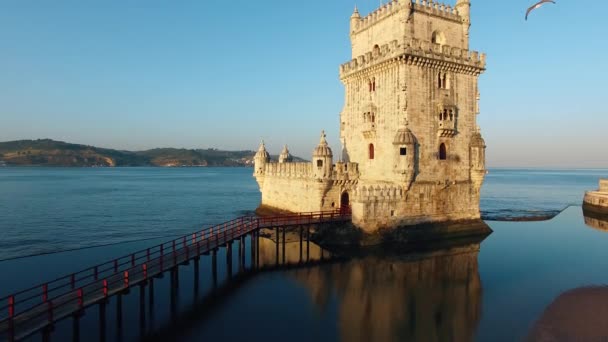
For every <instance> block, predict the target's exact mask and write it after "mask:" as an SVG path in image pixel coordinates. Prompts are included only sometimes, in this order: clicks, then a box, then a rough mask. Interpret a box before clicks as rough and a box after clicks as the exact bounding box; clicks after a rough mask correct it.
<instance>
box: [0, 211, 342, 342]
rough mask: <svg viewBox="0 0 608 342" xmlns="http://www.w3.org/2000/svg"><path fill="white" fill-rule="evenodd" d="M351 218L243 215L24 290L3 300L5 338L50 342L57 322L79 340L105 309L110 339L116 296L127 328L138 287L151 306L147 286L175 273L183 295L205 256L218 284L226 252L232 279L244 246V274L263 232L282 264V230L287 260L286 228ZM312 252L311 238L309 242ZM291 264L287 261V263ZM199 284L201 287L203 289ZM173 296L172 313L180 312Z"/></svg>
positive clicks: (0, 316) (0, 328) (0, 330)
mask: <svg viewBox="0 0 608 342" xmlns="http://www.w3.org/2000/svg"><path fill="white" fill-rule="evenodd" d="M349 220H350V213H349V212H347V211H344V210H337V211H330V212H312V213H300V214H293V215H283V216H274V217H264V218H260V217H253V216H246V217H240V218H237V219H234V220H231V221H228V222H225V223H222V224H218V225H215V226H213V227H209V228H206V229H203V230H201V231H198V232H195V233H192V234H189V235H186V236H183V237H181V238H178V239H175V240H172V241H168V242H165V243H163V244H160V245H157V246H154V247H150V248H147V249H144V250H140V251H138V252H135V253H132V254H129V255H126V256H123V257H120V258H117V259H113V260H111V261H109V262H105V263H103V264H99V265H96V266H93V267H90V268H87V269H85V270H82V271H79V272H75V273H73V274H69V275H67V276H64V277H61V278H58V279H55V280H53V281H49V282H45V283H42V284H39V285H38V286H34V287H31V288H29V289H25V290H23V291H19V292H17V293H14V294H11V295H9V296H7V297H4V298H0V303H3V304H2V306H1V307H0V340H8V341H11V342H12V341H17V340H21V339H24V338H27V337H28V336H31V335H32V334H35V333H37V332H42V337H43V340H49V335H50V333H51V332H52V330H53V328H54V326H55V324H56V323H57V322H59V321H61V320H64V319H67V318H70V317H71V318H72V319H73V335H74V336H75V338H74V340H78V338H77V337H78V336H79V330H80V326H79V320H80V317H81V316H82V315H83V314H84V312H85V310H86V309H87V308H89V307H91V306H93V305H98V306H99V327H100V336H99V337H100V341H105V340H106V336H105V335H106V334H105V326H106V305H107V303H108V302H109V298H111V297H116V305H117V310H116V315H117V317H116V322H117V325H118V327H120V325H121V324H122V317H121V316H122V298H121V297H122V296H123V295H125V294H128V293H129V291H130V290H131V289H133V288H134V287H138V288H139V293H140V302H141V305H145V304H144V303H145V288H146V287H147V288H148V291H149V293H150V300H152V298H153V292H154V280H155V278H158V277H162V276H163V275H164V274H165V273H169V274H170V281H171V291H172V292H173V291H177V288H178V284H177V282H178V280H179V277H178V271H179V266H180V265H187V264H188V263H190V262H193V263H194V269H195V282H198V278H199V277H198V272H199V267H198V264H199V260H200V257H201V255H211V260H212V279H213V286H214V287H216V286H217V251H218V249H219V248H226V249H227V253H226V258H227V260H226V266H227V273H228V277H231V276H232V273H233V270H232V265H233V261H232V257H233V253H232V248H233V244H234V243H235V242H238V245H237V248H238V258H239V260H238V263H239V272H240V271H242V270H243V268H244V267H245V253H246V251H245V239H246V238H247V237H249V238H250V241H251V242H250V243H251V248H250V252H251V258H250V260H251V266H252V267H253V266H255V265H256V264H259V244H258V241H259V234H260V230H261V229H268V228H270V229H272V230H273V231H274V232H275V236H276V241H277V243H276V257H277V258H276V260H277V265H278V264H279V239H280V238H281V236H280V231H281V230H282V233H283V234H282V235H283V236H282V239H283V259H284V258H285V254H284V248H285V247H284V243H285V228H287V227H295V226H300V227H304V226H306V227H307V228H306V231H307V235H308V232H309V229H310V226H311V225H315V224H324V223H338V222H346V221H349ZM303 234H304V230H303V228H300V259H302V251H303V246H302V244H303V241H304V236H303ZM306 244H307V247H306V249H307V250H308V239H306ZM283 262H285V260H283ZM197 285H198V284H195V288H198V286H197ZM173 298H174V296H173V294H172V303H171V311H172V312H173V311H174V310H175V308H174V300H173Z"/></svg>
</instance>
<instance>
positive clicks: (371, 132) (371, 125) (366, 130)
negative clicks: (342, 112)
mask: <svg viewBox="0 0 608 342" xmlns="http://www.w3.org/2000/svg"><path fill="white" fill-rule="evenodd" d="M361 131H362V133H363V137H364V138H365V139H373V138H375V137H376V123H375V122H365V123H363V126H362V129H361Z"/></svg>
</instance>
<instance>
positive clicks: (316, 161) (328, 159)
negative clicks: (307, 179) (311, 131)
mask: <svg viewBox="0 0 608 342" xmlns="http://www.w3.org/2000/svg"><path fill="white" fill-rule="evenodd" d="M333 158H334V155H333V152H332V151H331V148H329V145H328V144H327V139H326V135H325V131H322V132H321V141H320V142H319V145H318V146H317V147H316V148H315V150H314V152H313V154H312V162H313V165H312V167H313V170H314V176H315V178H316V179H326V178H329V177H330V176H331V170H332V167H333Z"/></svg>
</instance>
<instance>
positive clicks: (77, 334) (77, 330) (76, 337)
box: [72, 312, 80, 342]
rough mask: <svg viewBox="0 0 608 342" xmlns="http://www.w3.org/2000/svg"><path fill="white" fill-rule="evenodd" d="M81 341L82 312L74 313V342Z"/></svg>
mask: <svg viewBox="0 0 608 342" xmlns="http://www.w3.org/2000/svg"><path fill="white" fill-rule="evenodd" d="M79 341H80V312H77V313H75V314H73V315H72V342H79Z"/></svg>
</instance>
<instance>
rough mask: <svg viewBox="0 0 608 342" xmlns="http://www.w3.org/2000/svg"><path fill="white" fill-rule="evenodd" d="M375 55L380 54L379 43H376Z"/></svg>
mask: <svg viewBox="0 0 608 342" xmlns="http://www.w3.org/2000/svg"><path fill="white" fill-rule="evenodd" d="M373 51H374V55H376V56H377V55H379V54H380V46H378V44H376V45H374V50H373Z"/></svg>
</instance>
